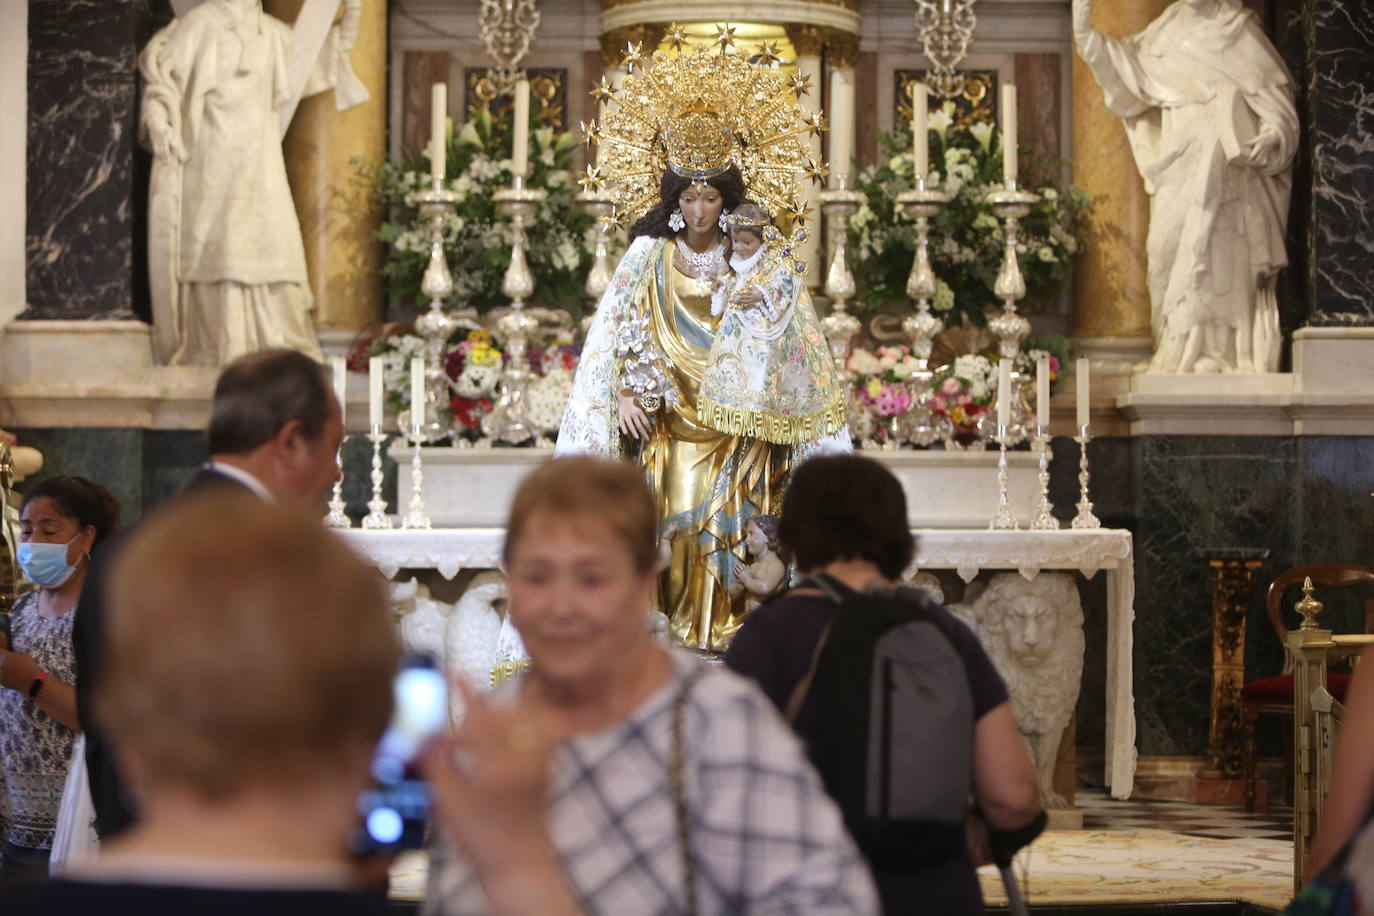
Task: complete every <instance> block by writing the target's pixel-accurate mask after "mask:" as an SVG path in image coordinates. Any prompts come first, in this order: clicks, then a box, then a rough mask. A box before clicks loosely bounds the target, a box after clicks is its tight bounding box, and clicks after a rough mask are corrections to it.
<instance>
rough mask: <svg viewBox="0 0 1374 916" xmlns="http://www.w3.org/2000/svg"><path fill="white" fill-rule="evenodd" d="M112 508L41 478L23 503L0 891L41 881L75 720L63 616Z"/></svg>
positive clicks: (85, 483)
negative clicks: (23, 583)
mask: <svg viewBox="0 0 1374 916" xmlns="http://www.w3.org/2000/svg"><path fill="white" fill-rule="evenodd" d="M118 520H119V501H118V500H117V499H115V497H114V495H113V494H112V493H111V492H110V491H109V490H107V489H106V488H105V487H103V486H101V485H100V484H98V483H94V482H92V481H89V480H86V479H84V478H81V477H49V478H48V479H46V480H43V481H41V482H40V483H38V484H37V485H36V486H35V487H33V488H32V489H31V490H30V491H29V493H28V495H27V496H25V498H24V502H23V506H22V507H21V509H20V514H19V548H18V551H17V553H18V559H19V565H20V566H21V567H22V568H23V570H24V575H25V576H26V577H27V578H28V579H29V581H31V582H33V583H34V584H35V585H37V586H38V589H37V590H36V591H32V592H28V593H27V594H25V595H24V596H23V597H22V598H20V599H19V601H18V602H16V603H15V606H14V610H13V612H11V614H10V635H9V645H8V646H7V647H6V648H5V649H3V650H0V687H3V688H5V689H3V690H0V762H3V765H4V785H5V789H6V791H7V792H8V794H9V813H10V817H9V822H8V824H7V825H6V832H5V836H4V846H3V849H2V850H0V888H6V889H7V888H12V887H14V886H16V885H17V884H22V883H24V882H26V881H28V880H32V879H34V878H41V877H45V876H46V875H47V872H48V857H49V853H50V850H51V848H52V839H53V828H54V827H55V825H56V822H57V812H58V808H59V807H60V805H61V803H62V788H63V784H64V782H65V780H66V778H67V764H68V760H69V759H70V756H71V749H72V741H73V740H74V738H75V736H76V732H77V731H78V730H79V728H80V726H79V725H78V724H77V718H76V694H75V690H74V688H73V686H72V685H73V683H74V682H75V680H76V670H75V667H76V666H75V661H74V658H73V654H72V620H73V614H72V611H73V610H74V609H75V608H76V602H77V599H79V598H80V597H81V587H82V585H83V584H84V583H85V581H86V571H87V569H88V568H89V567H90V559H91V552H92V551H94V550H95V549H96V548H97V547H98V546H99V545H100V543H101V542H103V541H104V540H105V538H107V537H108V536H109V535H110V533H111V532H113V531H114V528H115V525H116V524H117V523H118Z"/></svg>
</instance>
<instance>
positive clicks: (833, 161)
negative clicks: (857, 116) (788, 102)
mask: <svg viewBox="0 0 1374 916" xmlns="http://www.w3.org/2000/svg"><path fill="white" fill-rule="evenodd" d="M853 158H854V74H853V72H852V71H848V70H839V69H836V70H834V71H833V72H831V74H830V174H831V177H833V178H834V180H835V185H836V186H837V187H838V186H839V184H840V181H841V179H848V178H849V160H851V159H853Z"/></svg>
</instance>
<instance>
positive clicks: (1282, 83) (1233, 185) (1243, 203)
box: [1074, 0, 1298, 373]
mask: <svg viewBox="0 0 1374 916" xmlns="http://www.w3.org/2000/svg"><path fill="white" fill-rule="evenodd" d="M1074 5H1075V8H1076V9H1077V10H1079V11H1080V12H1079V18H1080V22H1079V23H1078V25H1077V26H1076V38H1077V44H1078V51H1079V54H1080V55H1081V56H1082V57H1083V60H1084V61H1085V62H1086V63H1087V64H1088V66H1089V67H1090V68H1091V69H1092V71H1093V76H1094V77H1095V78H1096V80H1097V82H1098V84H1099V85H1100V86H1101V87H1102V90H1103V92H1104V94H1105V96H1106V103H1107V107H1108V108H1109V109H1110V110H1111V111H1112V112H1113V113H1114V114H1116V115H1118V116H1119V117H1121V118H1122V119H1123V121H1124V122H1125V125H1126V135H1127V137H1128V138H1129V140H1130V144H1131V151H1132V153H1133V154H1134V155H1135V161H1136V165H1137V166H1138V167H1139V169H1140V174H1141V176H1142V177H1143V178H1144V181H1145V190H1146V191H1147V192H1149V194H1150V195H1151V205H1150V231H1149V237H1148V240H1147V243H1146V253H1147V256H1148V261H1149V264H1148V269H1149V288H1150V303H1151V315H1152V325H1153V330H1154V335H1153V336H1154V344H1155V354H1154V357H1153V359H1152V360H1151V362H1150V367H1149V368H1150V371H1152V372H1170V373H1171V372H1218V371H1222V372H1275V371H1277V370H1278V359H1279V347H1280V344H1281V338H1280V335H1279V327H1278V304H1277V301H1276V299H1275V280H1276V277H1277V275H1278V272H1279V270H1280V269H1281V268H1283V267H1284V266H1286V265H1287V263H1288V257H1287V254H1286V253H1285V250H1284V228H1285V225H1286V223H1287V218H1288V200H1289V192H1290V189H1291V184H1292V172H1291V167H1292V162H1293V156H1294V153H1295V152H1296V150H1297V145H1298V119H1297V111H1296V109H1295V108H1294V105H1293V81H1292V78H1291V77H1290V76H1289V74H1288V71H1287V68H1286V67H1285V66H1284V64H1283V61H1282V59H1281V58H1280V57H1279V56H1278V54H1277V53H1276V52H1275V50H1274V47H1273V45H1272V44H1270V43H1269V40H1268V39H1267V38H1266V37H1265V36H1264V32H1263V30H1262V29H1261V28H1260V25H1259V23H1258V22H1257V21H1256V19H1255V15H1254V14H1253V13H1251V12H1249V11H1248V10H1246V9H1245V8H1244V7H1242V6H1241V5H1240V3H1239V2H1237V0H1177V2H1175V3H1174V4H1173V5H1172V6H1170V7H1169V8H1168V9H1166V10H1165V11H1164V12H1163V13H1162V14H1161V15H1160V16H1159V18H1157V19H1156V20H1155V21H1154V22H1152V23H1151V24H1150V25H1149V27H1148V28H1146V29H1145V30H1144V31H1143V32H1141V33H1140V34H1138V35H1134V36H1131V37H1130V38H1126V39H1122V40H1117V39H1113V38H1108V37H1106V36H1104V35H1102V33H1100V32H1097V31H1095V30H1091V29H1085V28H1083V27H1082V25H1083V21H1082V20H1083V17H1085V10H1086V7H1087V0H1075V4H1074Z"/></svg>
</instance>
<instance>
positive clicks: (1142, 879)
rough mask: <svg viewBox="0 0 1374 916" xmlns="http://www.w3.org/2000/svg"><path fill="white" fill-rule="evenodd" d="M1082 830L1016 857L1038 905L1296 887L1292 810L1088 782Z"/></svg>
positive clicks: (414, 873)
mask: <svg viewBox="0 0 1374 916" xmlns="http://www.w3.org/2000/svg"><path fill="white" fill-rule="evenodd" d="M1076 801H1077V804H1078V805H1079V806H1080V807H1081V808H1082V809H1083V826H1084V829H1083V830H1064V831H1051V832H1049V833H1046V834H1045V835H1044V836H1042V837H1041V838H1040V839H1038V840H1036V842H1035V843H1033V844H1032V845H1031V846H1030V848H1029V849H1027V850H1023V851H1022V853H1021V855H1020V856H1018V858H1017V862H1016V874H1017V877H1018V880H1019V881H1020V883H1021V888H1022V895H1023V896H1024V897H1025V898H1026V900H1027V902H1028V903H1029V904H1030V905H1032V906H1035V905H1042V906H1053V905H1066V906H1068V905H1075V906H1076V905H1086V906H1091V905H1098V906H1101V905H1124V904H1135V903H1150V904H1165V903H1227V902H1244V903H1249V904H1253V905H1256V906H1261V907H1267V908H1269V909H1272V910H1281V909H1283V907H1284V906H1286V905H1287V903H1288V901H1289V899H1290V898H1291V897H1292V894H1293V844H1292V810H1291V809H1288V808H1270V809H1261V810H1258V811H1256V812H1255V813H1254V814H1246V813H1245V810H1244V809H1243V808H1231V807H1224V806H1216V805H1190V804H1184V803H1180V802H1159V801H1126V802H1121V801H1116V800H1114V799H1111V798H1108V797H1107V796H1106V794H1105V793H1103V792H1101V791H1098V790H1091V789H1079V790H1078V793H1077V799H1076ZM979 877H980V879H981V880H982V882H983V893H984V896H985V897H986V898H987V902H988V904H989V905H990V906H998V905H1004V904H1005V903H1006V895H1005V892H1004V890H1003V888H1002V880H1001V877H1000V876H999V875H998V874H997V872H996V871H995V870H994V869H992V868H985V869H983V871H982V872H980V873H979ZM424 880H425V863H424V858H423V856H421V855H418V854H412V855H410V856H405V857H402V858H401V859H400V860H399V861H398V862H397V863H396V867H395V868H393V870H392V887H391V896H392V899H393V901H396V902H398V903H400V902H401V901H406V902H413V901H418V900H420V899H422V898H423V894H424Z"/></svg>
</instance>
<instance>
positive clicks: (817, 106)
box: [787, 26, 825, 289]
mask: <svg viewBox="0 0 1374 916" xmlns="http://www.w3.org/2000/svg"><path fill="white" fill-rule="evenodd" d="M787 37H788V38H789V39H791V41H792V47H794V48H796V49H797V72H799V73H801V74H802V75H803V76H806V77H808V78H810V80H811V83H812V86H811V90H810V91H809V92H808V93H807V94H806V95H803V96H802V97H801V106H802V108H804V109H805V110H806V111H813V112H818V113H819V112H820V110H821V35H820V32H819V31H817V29H816V27H815V26H797V27H789V28H788V29H787ZM806 142H807V144H808V145H809V146H810V148H811V158H812V159H814V160H816V162H824V161H825V152H824V150H822V149H821V138H820V135H816V136H812V137H808V139H807V141H806ZM802 193H803V195H804V196H805V200H806V206H808V207H811V208H812V209H813V210H814V211H815V212H816V213H820V212H821V197H820V194H821V186H820V185H818V184H817V183H816V182H814V181H808V180H805V179H803V181H802ZM801 252H802V259H803V260H804V261H805V262H806V263H807V265H808V267H809V270H808V271H807V273H806V285H807V286H809V287H811V288H812V289H816V288H817V287H819V286H820V285H821V281H822V280H823V279H824V277H825V270H824V268H825V259H824V257H823V255H822V252H821V234H820V233H819V232H816V231H814V230H813V231H811V232H810V233H809V234H808V235H807V237H806V241H805V242H803V243H802V247H801Z"/></svg>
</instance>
